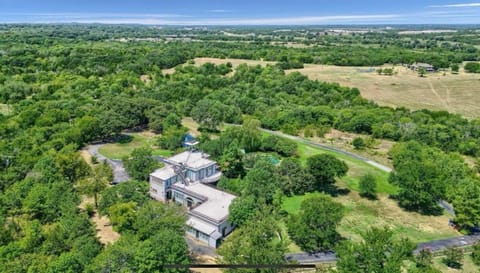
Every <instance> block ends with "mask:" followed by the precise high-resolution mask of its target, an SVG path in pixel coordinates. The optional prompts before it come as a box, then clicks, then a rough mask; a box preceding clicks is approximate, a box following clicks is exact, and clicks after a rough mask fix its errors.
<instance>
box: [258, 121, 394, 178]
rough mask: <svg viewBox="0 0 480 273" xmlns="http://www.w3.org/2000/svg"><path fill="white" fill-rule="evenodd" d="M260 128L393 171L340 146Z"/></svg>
mask: <svg viewBox="0 0 480 273" xmlns="http://www.w3.org/2000/svg"><path fill="white" fill-rule="evenodd" d="M260 130H261V131H264V132H267V133H270V134H273V135H277V136H281V137H284V138H288V139H291V140H295V141H298V142H302V143H305V144H309V145H312V146H316V147H319V148H321V149H324V150H328V151H332V152H336V153H341V154H344V155H347V156H350V157H353V158H355V159H358V160H361V161H364V162H365V163H367V164H370V165H372V166H374V167H376V168H378V169H381V170H383V171H386V172H391V171H392V169H391V168H390V167H388V166H385V165H382V164H380V163H378V162H375V161H373V160H370V159H368V158H365V157H363V156H360V155H357V154H354V153H351V152H347V151H344V150H342V149H339V148H335V147H332V146H329V145H325V144H320V143H316V142H313V141H310V140H306V139H304V138H301V137H297V136H292V135H288V134H284V133H282V132H279V131H271V130H267V129H263V128H260Z"/></svg>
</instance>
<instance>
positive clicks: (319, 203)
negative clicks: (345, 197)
mask: <svg viewBox="0 0 480 273" xmlns="http://www.w3.org/2000/svg"><path fill="white" fill-rule="evenodd" d="M343 215H344V212H343V206H342V205H341V204H339V203H337V202H335V201H333V199H332V198H331V197H330V196H328V195H325V194H318V195H315V196H312V197H307V198H306V199H305V200H303V201H302V204H301V205H300V211H299V212H298V213H297V214H296V215H295V214H294V215H290V217H289V219H288V222H287V227H288V234H289V235H290V238H292V240H293V241H295V243H296V244H297V245H298V246H300V247H301V248H302V250H304V251H307V252H309V253H313V252H317V251H325V250H332V249H333V247H334V246H335V244H336V242H337V241H339V239H340V235H339V234H338V233H337V231H336V228H337V226H338V224H339V223H340V221H341V220H342V218H343Z"/></svg>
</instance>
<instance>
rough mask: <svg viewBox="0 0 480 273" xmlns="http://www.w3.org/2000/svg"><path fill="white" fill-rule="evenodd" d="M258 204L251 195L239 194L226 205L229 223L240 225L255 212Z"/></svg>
mask: <svg viewBox="0 0 480 273" xmlns="http://www.w3.org/2000/svg"><path fill="white" fill-rule="evenodd" d="M257 209H258V204H257V201H256V200H255V198H254V197H253V196H241V197H237V198H235V199H233V201H232V203H231V204H230V206H229V207H228V211H229V214H228V220H229V221H230V223H232V224H234V225H237V226H242V225H243V224H245V223H246V222H247V221H249V220H251V219H252V218H253V217H254V216H255V214H256V213H257Z"/></svg>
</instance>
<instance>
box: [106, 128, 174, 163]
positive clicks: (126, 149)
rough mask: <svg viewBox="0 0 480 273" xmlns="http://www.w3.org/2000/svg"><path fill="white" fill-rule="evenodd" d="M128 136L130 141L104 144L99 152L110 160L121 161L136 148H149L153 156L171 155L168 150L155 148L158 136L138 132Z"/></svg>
mask: <svg viewBox="0 0 480 273" xmlns="http://www.w3.org/2000/svg"><path fill="white" fill-rule="evenodd" d="M130 136H131V137H132V138H131V140H130V141H128V142H123V141H120V142H116V143H109V144H105V145H104V146H102V147H101V148H100V149H99V152H100V153H101V154H102V155H104V156H106V157H108V158H110V159H122V158H124V157H126V156H129V155H130V153H132V151H133V150H134V149H137V148H150V149H152V153H153V155H161V156H171V155H172V154H173V153H172V152H171V151H169V150H164V149H160V148H159V147H158V146H156V139H157V137H158V136H159V135H156V134H153V133H151V132H140V133H132V134H130Z"/></svg>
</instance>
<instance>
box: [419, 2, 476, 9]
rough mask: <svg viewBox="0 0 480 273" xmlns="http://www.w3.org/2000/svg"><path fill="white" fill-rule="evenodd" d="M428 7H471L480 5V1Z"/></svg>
mask: <svg viewBox="0 0 480 273" xmlns="http://www.w3.org/2000/svg"><path fill="white" fill-rule="evenodd" d="M428 7H430V8H471V7H480V3H478V2H477V3H463V4H449V5H431V6H428Z"/></svg>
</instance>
